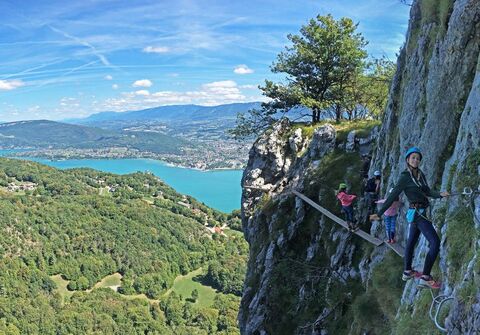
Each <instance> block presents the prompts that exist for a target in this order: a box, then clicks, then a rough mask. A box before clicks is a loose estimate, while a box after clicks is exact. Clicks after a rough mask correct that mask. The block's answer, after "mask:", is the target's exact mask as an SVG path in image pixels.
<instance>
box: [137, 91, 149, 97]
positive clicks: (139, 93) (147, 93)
mask: <svg viewBox="0 0 480 335" xmlns="http://www.w3.org/2000/svg"><path fill="white" fill-rule="evenodd" d="M135 95H143V96H147V95H150V92H149V91H148V90H139V91H136V92H135Z"/></svg>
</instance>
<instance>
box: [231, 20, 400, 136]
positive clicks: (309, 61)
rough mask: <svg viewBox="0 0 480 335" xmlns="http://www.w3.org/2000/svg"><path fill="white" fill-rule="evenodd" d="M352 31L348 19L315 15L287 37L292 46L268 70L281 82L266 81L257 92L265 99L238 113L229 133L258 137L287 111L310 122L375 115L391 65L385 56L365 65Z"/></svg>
mask: <svg viewBox="0 0 480 335" xmlns="http://www.w3.org/2000/svg"><path fill="white" fill-rule="evenodd" d="M357 27H358V24H355V23H354V22H353V21H352V20H351V19H349V18H341V19H340V20H338V21H336V20H335V19H334V18H333V17H332V16H331V15H327V16H320V15H319V16H317V17H316V18H315V19H311V20H310V21H309V23H308V24H307V25H305V26H302V28H301V29H300V34H299V35H291V34H290V35H288V39H289V40H290V41H291V42H292V45H291V46H287V47H286V48H285V50H284V51H283V52H281V53H280V54H279V55H278V56H277V60H276V61H275V62H274V63H273V64H272V66H271V70H272V72H273V73H284V74H286V82H285V83H275V82H273V81H270V80H265V85H264V86H259V88H260V90H262V93H263V95H264V96H266V97H267V98H268V101H267V102H264V103H262V106H261V108H260V109H254V110H250V111H249V112H248V113H246V114H239V115H238V118H237V127H236V128H235V129H233V130H232V131H231V133H232V134H233V135H234V136H236V137H245V136H248V135H251V134H254V133H259V132H261V131H262V130H264V129H265V128H267V127H268V126H269V125H270V124H272V123H273V122H275V120H277V119H278V118H279V117H280V116H283V115H285V114H286V113H288V112H292V111H294V112H295V116H296V117H297V118H298V117H301V116H302V115H303V116H308V115H311V120H312V122H313V123H315V122H318V121H320V120H321V119H322V118H333V119H335V120H337V121H338V120H340V119H342V118H347V119H355V118H365V117H367V116H370V117H378V115H380V112H381V111H382V110H383V107H384V106H385V103H386V98H387V95H388V88H389V84H390V80H391V77H392V76H393V73H394V71H393V70H392V69H394V68H395V64H394V63H393V62H391V61H388V60H386V59H384V58H383V59H379V60H373V61H370V62H367V61H366V58H367V52H366V51H365V49H364V48H365V46H366V45H367V41H366V40H365V39H364V38H363V36H362V35H361V33H357V32H356V29H357ZM379 110H380V111H379ZM302 112H303V114H302ZM290 114H293V113H290Z"/></svg>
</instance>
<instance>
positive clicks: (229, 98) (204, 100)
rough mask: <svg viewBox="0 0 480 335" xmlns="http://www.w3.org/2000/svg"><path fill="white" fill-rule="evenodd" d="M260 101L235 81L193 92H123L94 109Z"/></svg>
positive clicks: (210, 85)
mask: <svg viewBox="0 0 480 335" xmlns="http://www.w3.org/2000/svg"><path fill="white" fill-rule="evenodd" d="M247 101H258V98H256V97H249V98H247V97H246V96H245V95H243V94H242V92H241V91H240V88H239V86H238V85H237V83H236V82H235V81H233V80H224V81H215V82H211V83H206V84H203V85H201V86H200V87H199V88H198V89H197V90H192V91H157V92H149V91H148V90H139V91H133V92H123V93H122V96H121V97H119V98H110V99H107V100H106V101H104V102H103V103H102V104H98V105H96V106H94V107H93V109H95V110H96V111H101V110H114V111H126V110H135V109H144V108H150V107H157V106H163V105H178V104H198V105H203V106H215V105H221V104H227V103H234V102H247Z"/></svg>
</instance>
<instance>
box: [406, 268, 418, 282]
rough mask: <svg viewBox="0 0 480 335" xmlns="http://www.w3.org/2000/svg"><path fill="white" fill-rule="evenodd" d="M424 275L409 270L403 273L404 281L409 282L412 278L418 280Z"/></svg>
mask: <svg viewBox="0 0 480 335" xmlns="http://www.w3.org/2000/svg"><path fill="white" fill-rule="evenodd" d="M421 275H422V273H421V272H418V271H416V270H408V271H403V274H402V280H403V281H408V280H410V279H412V278H418V277H420V276H421Z"/></svg>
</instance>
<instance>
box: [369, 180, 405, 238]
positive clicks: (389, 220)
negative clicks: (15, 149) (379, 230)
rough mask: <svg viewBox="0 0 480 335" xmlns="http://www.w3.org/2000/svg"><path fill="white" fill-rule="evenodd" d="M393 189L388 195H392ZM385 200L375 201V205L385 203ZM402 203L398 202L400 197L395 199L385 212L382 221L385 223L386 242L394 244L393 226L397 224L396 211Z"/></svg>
mask: <svg viewBox="0 0 480 335" xmlns="http://www.w3.org/2000/svg"><path fill="white" fill-rule="evenodd" d="M392 191H393V188H392V189H390V192H389V193H392ZM385 200H387V199H381V200H378V201H376V203H377V204H383V203H385ZM402 205H403V203H402V202H401V201H400V197H397V199H395V201H394V202H393V203H392V205H391V206H390V207H388V209H387V210H386V211H385V213H384V217H383V221H384V222H385V229H386V232H387V239H388V240H387V242H388V243H395V242H396V240H395V226H396V222H397V216H398V209H399V208H400V207H402Z"/></svg>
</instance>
